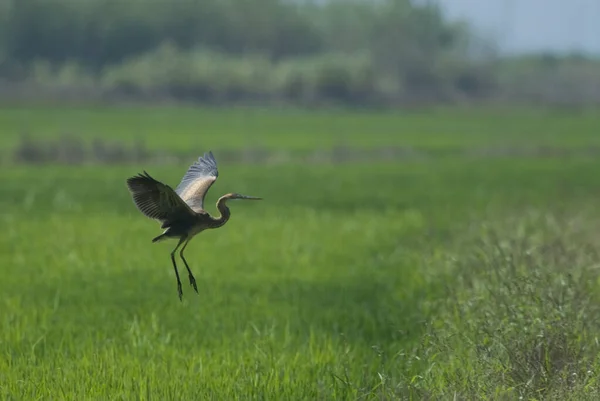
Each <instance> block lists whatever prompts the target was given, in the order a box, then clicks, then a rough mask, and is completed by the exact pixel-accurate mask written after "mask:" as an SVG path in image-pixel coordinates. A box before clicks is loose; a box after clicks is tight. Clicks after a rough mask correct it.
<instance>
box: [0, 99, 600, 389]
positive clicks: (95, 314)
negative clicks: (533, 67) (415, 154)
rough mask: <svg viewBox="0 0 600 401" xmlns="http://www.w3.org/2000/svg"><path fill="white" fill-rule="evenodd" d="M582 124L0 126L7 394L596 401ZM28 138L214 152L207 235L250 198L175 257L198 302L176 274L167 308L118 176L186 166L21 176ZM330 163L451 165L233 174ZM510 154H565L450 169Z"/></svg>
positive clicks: (598, 314)
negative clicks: (306, 157)
mask: <svg viewBox="0 0 600 401" xmlns="http://www.w3.org/2000/svg"><path fill="white" fill-rule="evenodd" d="M598 126H600V117H599V115H598V114H594V113H591V112H590V113H584V114H579V115H578V114H552V113H549V112H545V113H542V112H539V111H535V110H521V111H513V112H507V111H494V110H488V111H481V110H471V111H468V110H464V109H456V110H452V109H445V110H442V111H437V112H432V113H422V112H418V113H417V112H406V113H401V112H395V113H391V112H354V113H353V112H349V111H345V112H342V111H318V112H306V111H304V112H302V111H289V110H286V111H277V110H264V109H256V110H249V109H244V110H240V109H235V110H230V111H228V110H225V109H222V110H212V109H192V108H172V107H167V108H152V109H149V108H120V109H119V108H97V109H94V108H84V109H80V108H61V107H46V108H42V107H30V108H27V107H14V108H8V107H5V108H3V109H0V146H1V149H2V155H3V157H4V158H5V162H4V163H3V164H2V165H0V181H1V182H2V183H3V187H4V190H3V191H1V192H0V211H1V212H0V222H2V224H3V234H2V235H0V272H1V273H2V280H0V291H2V293H3V296H2V298H1V300H2V301H1V302H2V304H1V305H0V397H1V398H2V399H7V400H21V399H52V400H55V399H69V400H70V399H78V400H86V399H107V400H122V399H127V400H129V399H140V400H154V399H161V400H180V399H185V400H195V399H202V400H251V399H252V400H279V399H289V400H396V399H402V400H404V399H407V400H409V399H410V400H423V399H431V400H433V399H456V400H470V399H491V400H505V399H506V400H511V399H526V400H540V399H544V400H546V399H550V400H552V399H556V400H559V399H560V400H565V399H577V400H587V399H589V400H593V399H597V397H598V396H599V395H600V389H599V383H598V381H597V372H598V371H599V370H600V362H599V359H598V356H599V355H600V346H598V342H597V333H598V329H600V325H599V323H598V322H599V321H600V307H599V306H598V305H600V302H598V301H600V289H599V288H598V287H599V285H600V278H599V277H600V276H599V270H598V266H600V258H599V255H600V230H599V229H598V227H600V226H599V224H598V223H599V222H600V213H599V212H598V208H597V201H598V198H599V197H600V177H599V176H598V174H597V173H596V172H597V171H599V168H600V161H598V159H597V157H595V153H594V151H593V149H595V147H596V146H598V145H600V141H599V139H598V137H597V132H596V127H598ZM23 133H28V134H29V135H30V136H31V137H32V138H34V142H35V141H40V143H43V141H50V140H56V139H57V138H59V137H60V135H62V134H63V133H70V134H72V135H74V136H76V137H78V138H81V139H82V140H83V141H88V142H91V141H93V139H95V138H103V139H105V140H107V141H116V142H118V143H124V144H126V143H132V142H134V141H135V140H136V139H137V138H142V140H143V141H144V143H145V144H147V146H148V148H149V149H155V150H165V151H171V152H178V151H182V152H183V151H185V152H190V154H192V153H195V154H196V156H195V157H197V156H200V155H201V154H202V153H204V152H205V151H208V150H210V149H212V150H213V151H215V156H216V159H217V162H218V163H219V174H220V175H219V179H218V180H217V181H216V183H215V184H214V185H213V186H212V188H211V189H210V191H209V193H208V196H207V200H206V203H205V204H206V207H207V210H208V211H209V212H210V213H211V214H216V213H217V211H216V208H215V206H214V203H215V201H216V199H217V198H218V197H219V196H220V195H222V194H224V193H227V192H239V193H244V194H249V195H254V196H260V197H263V198H264V200H263V201H261V202H241V201H237V202H231V203H230V207H231V211H232V217H231V220H230V221H229V222H228V223H227V224H226V225H225V226H223V227H222V228H219V229H217V230H210V231H207V232H204V233H201V234H200V235H199V236H197V237H196V238H194V239H193V240H192V242H190V245H189V246H188V248H187V249H186V258H187V260H188V262H189V263H190V267H191V269H192V271H193V272H194V274H195V277H196V280H197V283H198V289H199V294H196V293H195V292H194V291H193V289H192V288H191V287H190V286H189V285H188V284H187V280H185V278H186V277H185V274H184V273H183V272H184V271H185V268H184V267H183V265H182V263H179V267H180V269H179V270H180V274H182V282H183V285H184V287H183V291H184V296H183V302H180V301H179V299H178V297H177V292H176V286H175V277H174V273H173V269H172V266H171V262H170V258H169V253H170V252H171V250H172V248H173V247H174V246H175V242H172V241H170V242H165V243H158V244H152V243H151V242H150V240H151V238H152V237H154V236H156V235H158V234H159V233H160V232H161V231H160V229H159V224H157V223H156V222H153V221H151V220H149V219H147V218H145V217H144V216H143V215H142V214H141V213H139V211H137V210H136V209H135V206H134V205H133V202H132V200H131V197H130V195H129V193H128V192H127V188H126V186H125V179H126V178H127V177H130V176H132V175H135V174H137V173H139V172H141V171H143V170H146V171H148V172H149V173H150V174H151V175H152V176H153V177H155V178H157V179H159V180H161V181H163V182H165V183H167V184H169V185H171V186H172V187H174V186H176V185H177V183H178V182H179V180H180V179H181V177H182V176H183V174H184V172H185V170H186V169H187V167H188V166H189V165H190V164H191V163H192V162H193V158H191V159H190V160H189V161H187V158H182V159H177V160H175V161H173V162H172V163H168V164H161V163H152V162H150V161H149V159H148V160H144V161H139V160H138V161H136V160H125V161H126V163H115V164H114V165H110V164H108V163H104V164H102V163H96V164H93V163H90V164H86V163H84V162H85V160H83V161H84V162H82V163H81V164H80V165H61V164H60V163H53V162H44V163H42V164H40V165H36V164H33V163H24V162H15V161H14V159H13V158H12V155H13V153H14V148H15V147H16V146H17V145H18V143H19V140H20V139H19V138H20V135H22V134H23ZM86 143H87V142H86ZM341 145H343V146H348V147H351V148H354V149H358V150H361V149H363V150H365V151H366V150H368V149H370V148H371V149H372V148H392V147H414V148H417V149H426V150H437V151H439V154H441V155H444V154H447V155H448V156H447V157H430V158H422V159H418V158H415V159H410V158H402V157H397V158H392V159H383V158H382V159H380V160H377V159H376V158H375V159H374V160H373V159H370V160H361V159H348V160H345V162H343V163H342V162H339V163H336V162H327V163H312V162H311V163H309V162H306V163H302V162H299V161H298V160H288V159H281V160H280V161H279V162H278V163H252V162H245V161H244V160H237V161H235V160H231V161H229V160H228V159H227V157H226V151H234V150H237V151H243V150H244V149H250V148H255V147H264V148H266V149H269V150H271V151H273V152H278V151H280V152H284V151H287V152H291V151H305V152H315V151H320V150H323V149H332V148H335V147H336V146H341ZM502 147H514V148H515V149H520V148H523V147H540V148H544V147H555V148H557V149H571V150H572V149H579V150H581V152H579V153H569V154H567V155H566V156H565V155H561V154H560V153H556V154H555V153H551V154H541V155H533V156H531V155H529V154H526V153H525V154H511V153H507V154H502V155H500V156H495V157H492V156H493V155H489V156H487V154H485V153H482V154H479V155H478V157H469V154H468V152H462V153H461V152H458V153H452V152H450V151H449V150H452V149H465V150H469V149H479V148H502ZM590 149H591V150H592V151H591V152H587V151H588V150H590ZM444 152H446V153H444ZM220 155H221V156H223V159H221V158H220ZM195 157H194V158H195Z"/></svg>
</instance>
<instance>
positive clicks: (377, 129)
mask: <svg viewBox="0 0 600 401" xmlns="http://www.w3.org/2000/svg"><path fill="white" fill-rule="evenodd" d="M599 116H600V115H599V114H598V113H594V112H586V113H579V114H578V113H566V112H561V113H551V112H548V111H532V110H522V111H518V112H515V111H504V110H475V111H473V110H445V109H444V110H437V111H429V112H378V113H368V112H364V111H315V112H309V113H307V112H304V111H297V110H283V109H282V110H279V111H274V110H262V109H245V108H239V109H235V110H227V109H215V110H204V109H198V108H191V107H186V108H173V107H168V108H155V107H123V108H114V107H97V108H91V107H71V108H60V107H54V108H39V107H38V108H36V107H29V108H14V107H13V108H11V107H5V108H2V109H0V149H10V148H13V147H14V146H16V145H17V143H18V142H19V137H20V136H21V135H22V134H28V135H30V136H31V137H33V138H56V137H59V136H61V135H65V134H69V135H75V136H77V137H79V138H82V139H84V140H86V141H91V140H93V139H95V138H100V139H104V140H110V141H116V142H118V143H125V144H127V143H133V142H134V141H136V140H142V141H144V143H145V144H146V145H147V146H148V147H149V148H150V149H160V150H177V151H181V150H189V149H196V148H212V149H245V148H249V147H264V148H267V149H286V150H300V151H301V150H313V149H329V148H332V147H334V146H340V145H345V146H351V147H358V148H377V147H383V146H405V147H414V148H422V149H430V150H445V149H454V148H461V149H462V148H470V147H489V146H498V145H505V146H511V145H512V146H519V145H524V146H542V145H545V146H561V147H569V148H573V147H579V148H580V147H587V146H590V145H596V146H598V145H600V137H598V135H597V134H596V131H597V129H596V128H597V127H598V126H599V125H600V117H599Z"/></svg>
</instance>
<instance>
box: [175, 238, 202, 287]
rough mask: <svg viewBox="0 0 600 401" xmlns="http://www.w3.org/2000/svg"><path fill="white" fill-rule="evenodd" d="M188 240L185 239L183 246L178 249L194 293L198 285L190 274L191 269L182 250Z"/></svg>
mask: <svg viewBox="0 0 600 401" xmlns="http://www.w3.org/2000/svg"><path fill="white" fill-rule="evenodd" d="M189 242H190V240H189V239H188V240H187V241H185V244H183V248H181V251H179V256H180V257H181V260H183V263H184V264H185V268H186V269H187V271H188V278H189V279H190V285H191V286H192V287H194V290H195V291H196V294H197V293H198V287H197V286H196V279H195V278H194V275H193V274H192V271H191V270H190V267H189V266H188V264H187V261H186V260H185V258H184V257H183V251H184V250H185V247H186V246H187V244H189Z"/></svg>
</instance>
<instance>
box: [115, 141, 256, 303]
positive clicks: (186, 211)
mask: <svg viewBox="0 0 600 401" xmlns="http://www.w3.org/2000/svg"><path fill="white" fill-rule="evenodd" d="M218 176H219V170H218V168H217V161H216V160H215V157H214V155H213V153H212V151H209V152H208V153H204V155H203V156H200V157H199V158H198V160H196V161H195V162H194V163H193V164H192V165H191V166H190V167H189V168H188V170H187V172H186V173H185V175H184V176H183V178H182V179H181V182H180V183H179V185H178V186H177V187H176V188H175V190H173V188H171V187H170V186H169V185H167V184H164V183H162V182H160V181H158V180H156V179H154V178H153V177H151V176H150V175H149V174H148V173H147V172H146V171H145V170H143V173H140V174H137V175H135V176H133V177H130V178H128V179H127V181H126V182H127V187H128V189H129V192H130V194H131V196H132V198H133V202H134V204H135V206H136V207H137V209H138V210H139V211H140V212H142V214H144V215H145V216H146V217H149V218H151V219H155V220H158V221H159V222H160V223H161V226H160V228H161V229H165V230H164V232H163V233H162V234H160V235H158V236H157V237H155V238H153V239H152V243H155V242H159V241H163V240H167V239H178V242H177V245H176V246H175V248H174V249H173V251H172V252H171V262H172V263H173V269H174V270H175V277H176V278H177V293H178V295H179V300H180V301H182V300H183V290H182V285H181V280H180V278H179V271H178V270H177V263H175V252H177V249H179V247H181V246H182V245H183V247H182V248H181V250H180V251H179V256H180V257H181V259H182V260H183V263H184V264H185V267H186V269H187V272H188V278H189V281H190V285H191V286H192V287H193V288H194V290H195V291H196V293H198V286H197V285H196V279H195V277H194V275H193V273H192V271H191V270H190V267H189V265H188V263H187V261H186V260H185V257H184V256H183V251H184V250H185V248H186V247H187V245H188V243H189V242H190V240H191V239H192V238H193V237H194V236H196V235H197V234H199V233H200V232H202V231H204V230H207V229H215V228H219V227H222V226H223V225H225V223H227V221H228V220H229V218H230V217H231V211H230V210H229V208H228V207H227V204H226V203H227V201H229V200H234V199H244V200H262V198H259V197H255V196H248V195H241V194H238V193H227V194H225V195H223V196H221V197H220V198H219V199H218V200H217V204H216V205H217V210H218V211H219V212H220V214H221V215H220V216H218V217H213V216H211V215H210V214H209V213H208V212H207V211H206V210H205V209H204V198H205V197H206V193H207V192H208V190H209V189H210V187H211V186H212V185H213V184H214V183H215V181H216V180H217V177H218Z"/></svg>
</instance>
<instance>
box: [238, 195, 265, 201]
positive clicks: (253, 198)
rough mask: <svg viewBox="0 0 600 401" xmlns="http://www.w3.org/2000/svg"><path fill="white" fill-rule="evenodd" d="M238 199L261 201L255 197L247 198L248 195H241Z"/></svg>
mask: <svg viewBox="0 0 600 401" xmlns="http://www.w3.org/2000/svg"><path fill="white" fill-rule="evenodd" d="M239 199H247V200H262V198H258V197H256V196H248V195H241V196H240V198H239Z"/></svg>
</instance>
